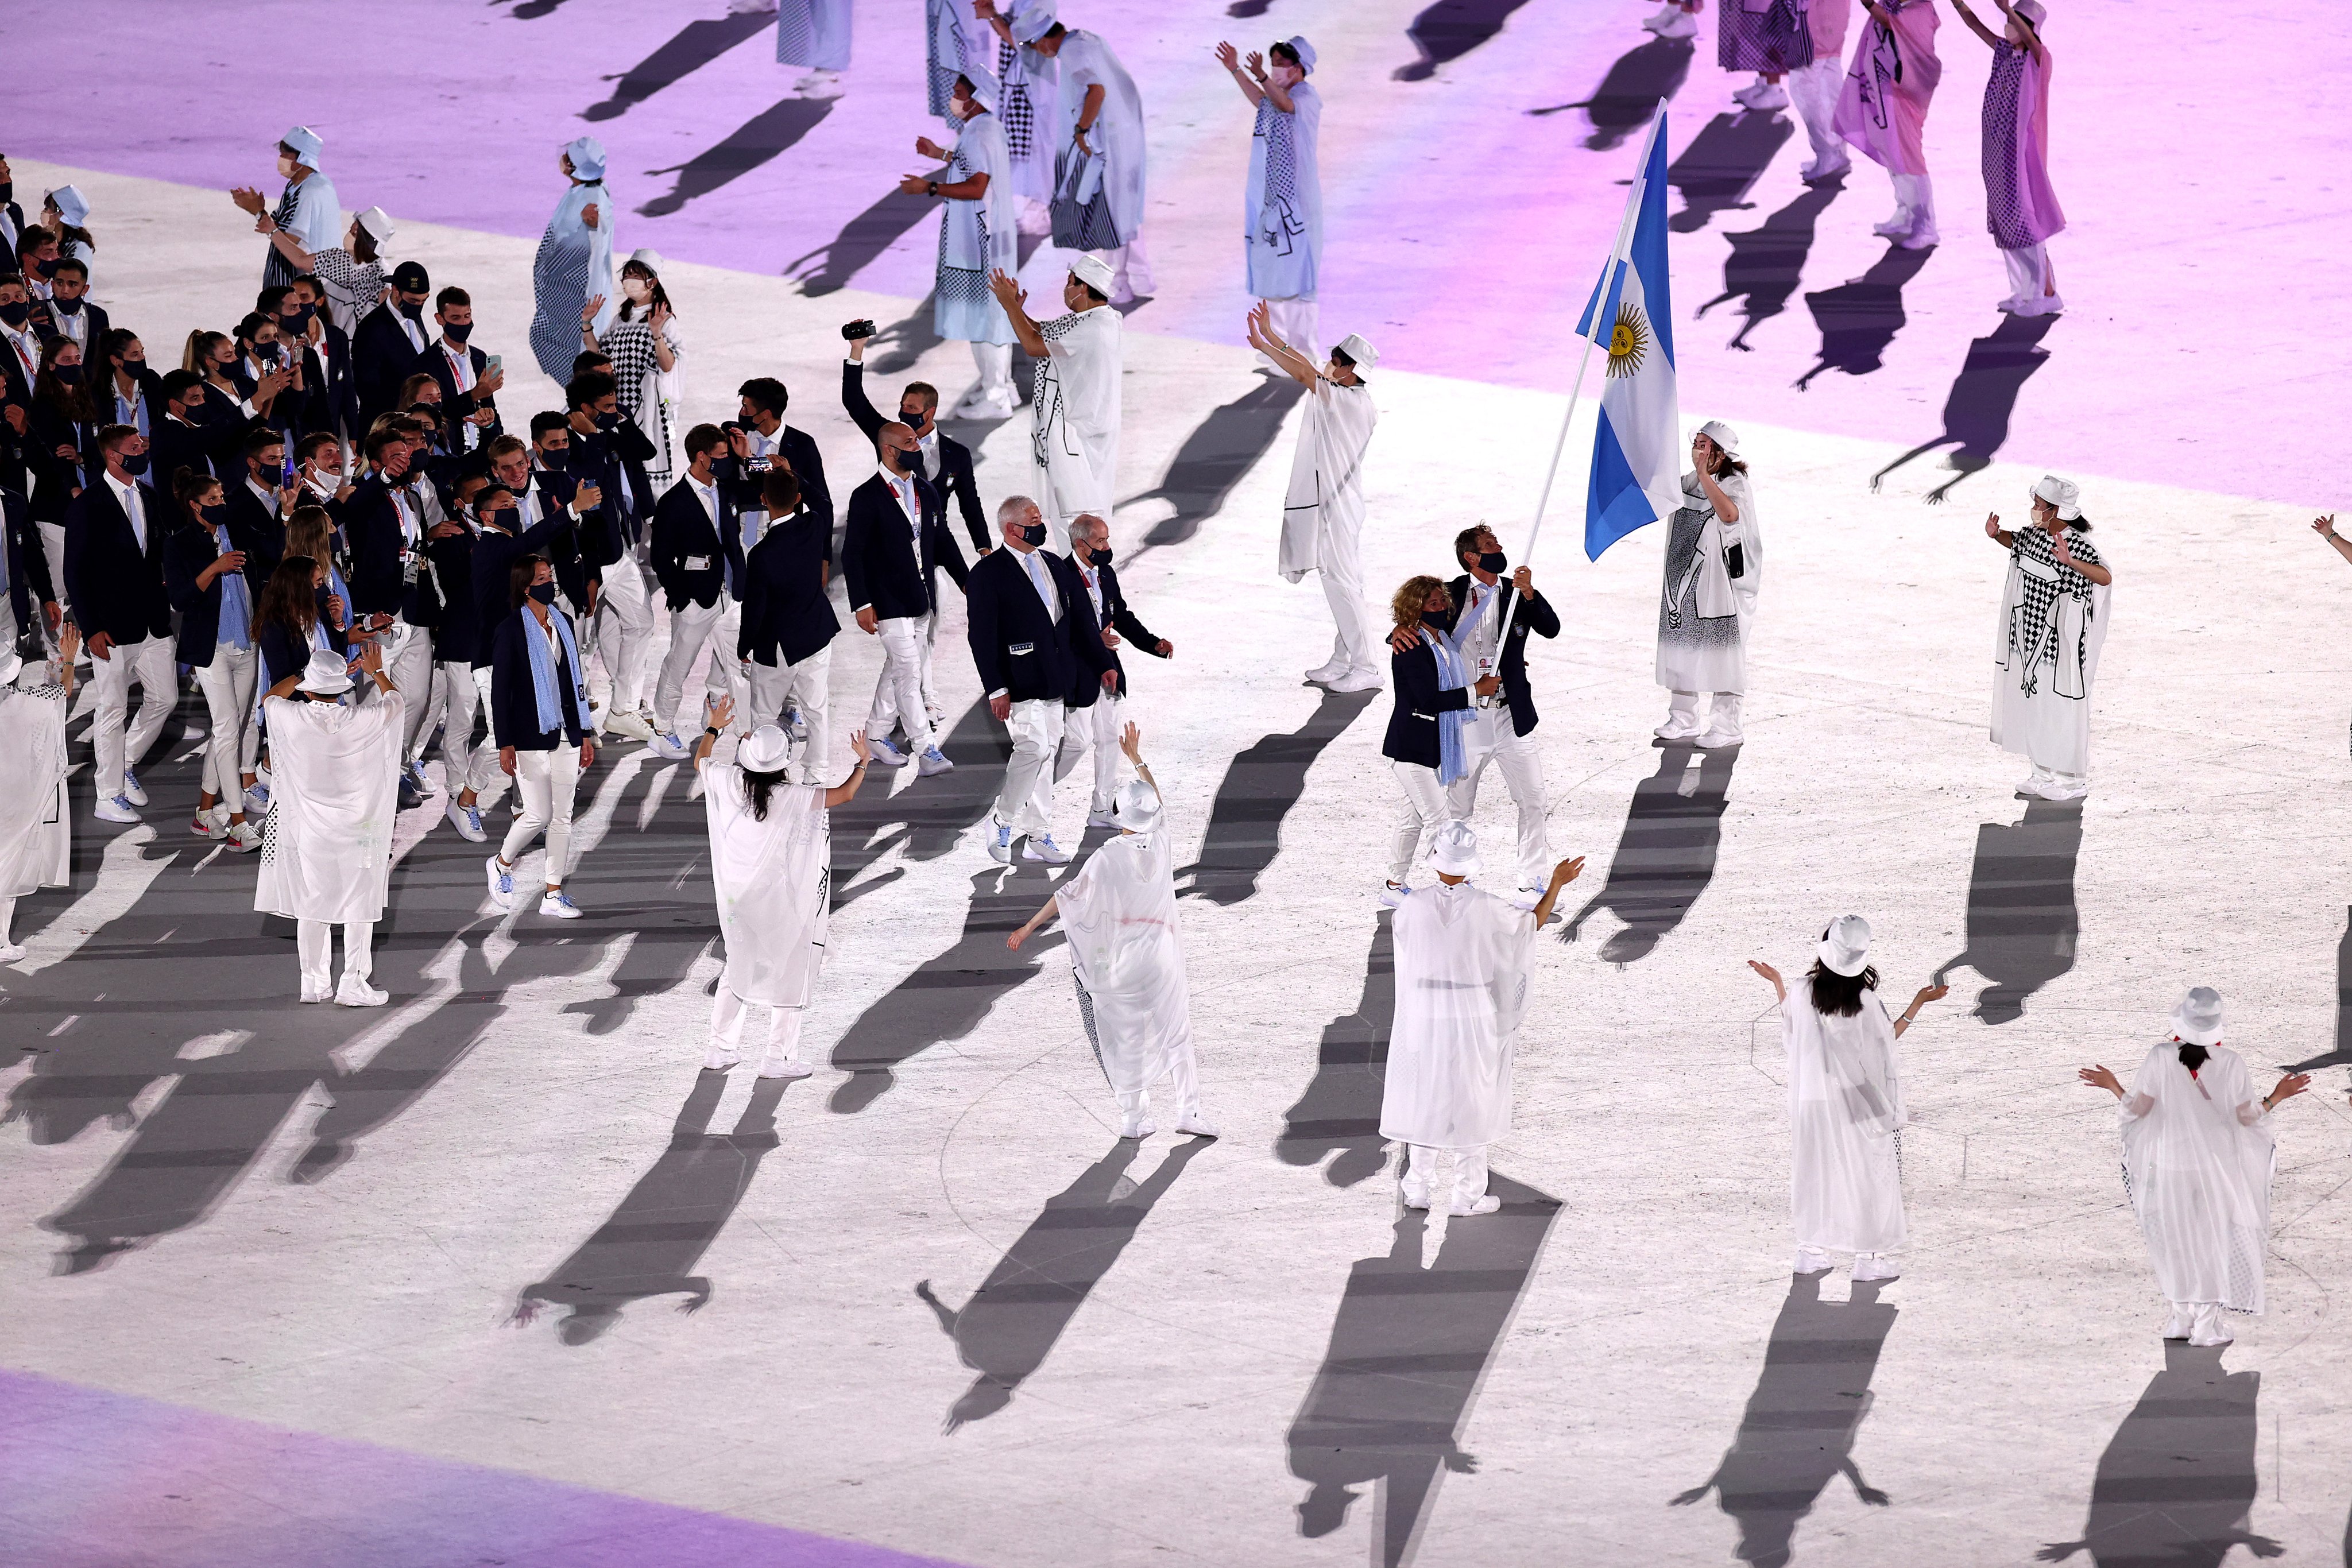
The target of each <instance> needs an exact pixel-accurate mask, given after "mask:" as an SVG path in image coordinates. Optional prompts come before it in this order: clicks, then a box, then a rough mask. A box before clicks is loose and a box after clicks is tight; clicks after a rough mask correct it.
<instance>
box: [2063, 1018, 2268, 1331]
mask: <svg viewBox="0 0 2352 1568" xmlns="http://www.w3.org/2000/svg"><path fill="white" fill-rule="evenodd" d="M2077 1076H2078V1077H2080V1078H2081V1079H2082V1081H2083V1082H2085V1083H2088V1084H2091V1085H2093V1086H2094V1087H2095V1088H2099V1089H2105V1090H2106V1091H2107V1092H2109V1093H2111V1094H2113V1095H2114V1096H2115V1097H2116V1099H2118V1100H2120V1101H2122V1102H2123V1104H2122V1106H2121V1107H2120V1108H2119V1109H2120V1113H2121V1116H2122V1120H2123V1139H2124V1191H2125V1192H2126V1194H2127V1195H2128V1196H2129V1197H2130V1198H2131V1206H2132V1212H2133V1213H2134V1214H2135V1215H2137V1217H2138V1218H2139V1228H2140V1233H2141V1234H2142V1235H2144V1236H2145V1237H2147V1255H2148V1261H2149V1262H2151V1263H2153V1264H2154V1265H2155V1266H2156V1283H2157V1288H2158V1290H2160V1291H2163V1292H2164V1295H2165V1299H2166V1300H2167V1301H2169V1302H2171V1303H2172V1316H2171V1319H2170V1321H2169V1322H2167V1324H2166V1325H2165V1330H2164V1337H2165V1338H2167V1339H2186V1340H2187V1341H2188V1342H2189V1343H2190V1344H2194V1345H2221V1344H2227V1343H2230V1341H2231V1337H2232V1336H2231V1333H2230V1330H2229V1329H2228V1327H2227V1326H2225V1325H2224V1324H2223V1322H2222V1321H2221V1314H2222V1312H2225V1311H2226V1312H2244V1313H2247V1314H2249V1315H2252V1316H2256V1317H2259V1316H2260V1315H2261V1314H2262V1312H2263V1254H2264V1253H2265V1252H2266V1251H2267V1250H2268V1249H2269V1247H2270V1226H2271V1174H2272V1171H2273V1169H2274V1168H2275V1165H2276V1161H2277V1151H2276V1149H2275V1148H2274V1147H2273V1143H2272V1131H2271V1113H2272V1112H2273V1111H2275V1110H2277V1109H2278V1107H2279V1106H2280V1105H2281V1104H2283V1103H2285V1102H2286V1101H2289V1100H2292V1099H2294V1097H2295V1096H2296V1095H2298V1094H2300V1093H2302V1092H2304V1091H2305V1089H2307V1088H2309V1087H2310V1086H2311V1075H2310V1074H2309V1073H2307V1072H2289V1073H2287V1074H2285V1075H2284V1076H2283V1077H2281V1078H2280V1079H2279V1081H2278V1082H2277V1083H2276V1084H2275V1085H2273V1087H2272V1089H2271V1092H2269V1093H2267V1094H2263V1095H2257V1094H2256V1093H2255V1092H2254V1090H2253V1084H2252V1081H2251V1079H2250V1078H2249V1076H2248V1074H2247V1071H2246V1062H2245V1059H2244V1058H2243V1057H2242V1056H2240V1055H2239V1054H2238V1053H2237V1052H2236V1051H2232V1050H2231V1049H2230V1048H2229V1047H2228V1046H2226V1045H2223V1044H2222V1043H2221V993H2220V992H2218V991H2216V990H2214V989H2213V988H2211V987H2210V986H2198V987H2196V988H2193V989H2191V990H2190V991H2189V994H2188V995H2186V996H2184V997H2182V998H2180V1003H2179V1006H2178V1007H2176V1008H2174V1009H2173V1011H2172V1030H2171V1038H2170V1039H2168V1040H2165V1041H2163V1042H2162V1043H2161V1044H2158V1045H2156V1046H2153V1047H2151V1048H2149V1051H2148V1053H2147V1055H2146V1056H2145V1057H2142V1058H2141V1059H2140V1064H2139V1071H2138V1073H2137V1075H2136V1076H2135V1077H2134V1078H2133V1079H2132V1085H2131V1089H2130V1091H2129V1092H2126V1090H2125V1089H2124V1086H2123V1083H2122V1082H2121V1081H2120V1080H2118V1079H2117V1078H2116V1075H2115V1074H2114V1073H2112V1072H2110V1071H2107V1070H2106V1069H2105V1068H2104V1067H2085V1068H2084V1069H2083V1070H2082V1071H2081V1072H2080V1073H2079V1074H2077Z"/></svg>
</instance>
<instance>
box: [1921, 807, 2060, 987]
mask: <svg viewBox="0 0 2352 1568" xmlns="http://www.w3.org/2000/svg"><path fill="white" fill-rule="evenodd" d="M2082 853H2083V803H2082V802H2081V801H2080V800H2028V801H2027V802H2026V803H2025V815H2024V816H2023V817H2021V818H2020V819H2019V820H2018V821H2014V822H1984V823H1981V824H1979V826H1978V828H1977V853H1976V862H1975V864H1974V865H1973V866H1972V867H1971V868H1970V869H1969V922H1968V946H1966V947H1965V948H1963V949H1961V951H1960V952H1958V954H1956V955H1954V956H1952V957H1950V958H1948V959H1947V960H1945V962H1944V963H1943V964H1941V965H1940V966H1938V967H1937V970H1936V983H1937V985H1939V986H1940V985H1942V984H1943V983H1944V980H1945V977H1946V976H1947V975H1948V974H1949V973H1950V972H1951V971H1952V970H1954V969H1956V968H1958V967H1960V966H1961V965H1963V964H1965V965H1967V966H1968V967H1969V968H1971V969H1974V970H1975V971H1976V972H1977V973H1978V974H1979V975H1980V976H1982V977H1984V978H1985V980H1986V981H1988V982H1989V984H1987V985H1986V987H1985V988H1984V989H1983V990H1982V991H1979V993H1978V994H1977V1005H1976V1009H1975V1016H1976V1017H1978V1018H1979V1019H1983V1020H1984V1021H1985V1022H1986V1023H1988V1024H2004V1023H2011V1022H2014V1021H2015V1020H2016V1019H2019V1018H2021V1017H2022V1016H2023V1015H2024V1012H2025V1000H2026V998H2028V997H2031V996H2032V994H2033V993H2034V992H2036V991H2038V990H2040V989H2041V988H2042V987H2044V986H2046V985H2048V984H2049V983H2050V982H2051V981H2053V980H2054V979H2056V978H2057V977H2059V976H2061V975H2063V974H2064V973H2066V971H2067V970H2069V969H2072V968H2073V967H2074V946H2075V941H2076V938H2077V937H2078V936H2079V935H2080V934H2081V931H2082V928H2083V923H2082V917H2081V916H2080V915H2078V914H2077V913H2076V912H2075V907H2074V865H2075V862H2077V861H2078V860H2079V859H2080V858H2081V856H2082Z"/></svg>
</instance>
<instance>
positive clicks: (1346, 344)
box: [1339, 332, 1381, 371]
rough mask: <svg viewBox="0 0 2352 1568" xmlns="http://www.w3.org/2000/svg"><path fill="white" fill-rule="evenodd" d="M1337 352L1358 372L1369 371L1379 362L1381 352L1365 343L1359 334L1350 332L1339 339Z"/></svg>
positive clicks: (1362, 336)
mask: <svg viewBox="0 0 2352 1568" xmlns="http://www.w3.org/2000/svg"><path fill="white" fill-rule="evenodd" d="M1339 351H1340V352H1341V353H1343V354H1345V355H1347V356H1348V358H1349V360H1351V361H1354V362H1355V366H1356V368H1357V369H1358V370H1360V371H1369V370H1370V369H1371V368H1372V367H1373V366H1374V365H1377V364H1379V363H1380V362H1381V351H1380V350H1378V349H1375V348H1373V347H1372V346H1371V344H1370V343H1368V342H1366V341H1365V340H1364V335H1363V334H1362V333H1361V332H1350V333H1349V334H1348V335H1347V336H1346V337H1344V338H1342V339H1340V340H1339Z"/></svg>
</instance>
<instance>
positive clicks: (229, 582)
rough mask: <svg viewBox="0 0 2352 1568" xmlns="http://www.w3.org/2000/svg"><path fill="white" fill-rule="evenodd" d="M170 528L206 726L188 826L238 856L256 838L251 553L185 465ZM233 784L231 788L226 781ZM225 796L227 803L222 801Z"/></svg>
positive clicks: (180, 605) (200, 477) (188, 655)
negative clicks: (250, 818)
mask: <svg viewBox="0 0 2352 1568" xmlns="http://www.w3.org/2000/svg"><path fill="white" fill-rule="evenodd" d="M172 499H173V524H174V526H173V529H172V531H171V532H170V533H168V534H165V535H164V536H163V591H164V592H165V593H167V594H169V595H170V596H171V600H172V608H173V609H174V610H176V611H178V612H180V640H179V649H178V652H179V658H180V663H182V664H185V665H187V666H188V667H189V668H190V669H192V670H194V672H195V674H196V685H197V688H198V689H199V690H201V691H202V692H203V693H204V694H205V709H206V711H207V712H208V713H209V714H210V716H211V719H212V727H211V729H210V731H209V732H208V736H209V738H208V740H207V742H206V745H205V768H204V780H203V785H202V789H203V793H202V795H201V796H200V797H199V798H198V800H197V801H196V815H195V819H194V821H191V822H190V823H189V824H188V831H190V832H192V833H194V834H195V835H196V836H197V837H199V838H205V839H226V840H227V841H228V844H229V847H230V848H231V849H233V850H236V852H239V853H245V852H249V851H252V850H257V849H259V848H260V847H261V835H260V834H259V833H258V832H257V831H254V829H252V828H251V827H249V826H248V825H247V822H246V820H245V792H246V791H247V789H252V788H253V786H254V781H255V772H254V768H255V767H256V765H257V762H258V761H259V759H260V756H261V727H260V725H259V724H258V722H257V720H256V717H255V710H254V682H255V680H256V679H257V676H258V674H259V673H260V657H259V654H258V653H257V651H256V645H255V637H256V633H257V630H258V628H257V626H256V624H255V622H257V620H258V619H259V616H258V613H257V612H258V611H259V608H260V604H261V591H262V587H263V583H262V582H261V580H259V579H258V578H257V575H256V574H257V568H258V565H259V561H260V559H261V557H260V552H259V551H258V550H257V549H247V545H248V544H249V543H250V542H251V541H250V540H247V539H245V538H240V537H239V536H240V533H241V532H242V528H241V526H240V525H237V524H234V523H231V522H230V521H229V516H228V505H227V500H226V495H225V493H224V492H223V490H222V489H221V482H220V481H219V480H217V479H215V478H214V477H213V476H211V475H209V474H199V473H196V472H195V471H194V470H193V469H186V468H184V469H182V470H181V471H180V472H179V474H178V475H177V476H175V477H174V478H173V480H172ZM230 779H236V781H237V782H236V787H235V791H234V793H232V792H231V787H230V783H229V780H230ZM224 795H227V796H229V797H230V798H229V800H228V802H227V804H226V805H223V804H222V803H221V797H222V796H224Z"/></svg>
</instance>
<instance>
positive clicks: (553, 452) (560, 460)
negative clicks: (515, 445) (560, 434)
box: [539, 446, 572, 474]
mask: <svg viewBox="0 0 2352 1568" xmlns="http://www.w3.org/2000/svg"><path fill="white" fill-rule="evenodd" d="M539 461H540V463H541V465H542V466H543V467H545V468H546V469H547V471H548V472H549V473H551V474H561V473H562V472H563V469H564V465H566V464H568V463H570V462H571V461H572V454H571V453H570V452H569V451H568V450H566V449H565V448H563V447H561V446H557V447H552V448H551V449H549V450H548V451H545V452H542V453H541V454H540V455H539Z"/></svg>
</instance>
